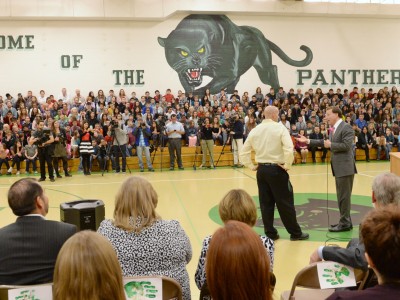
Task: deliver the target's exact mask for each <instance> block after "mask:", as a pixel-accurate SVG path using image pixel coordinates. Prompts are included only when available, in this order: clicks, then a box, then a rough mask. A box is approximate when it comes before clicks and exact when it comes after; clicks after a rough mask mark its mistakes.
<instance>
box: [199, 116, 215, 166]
mask: <svg viewBox="0 0 400 300" xmlns="http://www.w3.org/2000/svg"><path fill="white" fill-rule="evenodd" d="M200 130H201V131H200V132H201V143H200V144H201V151H202V152H203V160H202V162H201V165H200V168H202V167H203V166H205V164H206V160H207V152H208V153H209V155H210V166H211V168H214V139H213V129H212V127H211V124H210V119H209V118H205V119H204V123H203V124H202V126H201V129H200Z"/></svg>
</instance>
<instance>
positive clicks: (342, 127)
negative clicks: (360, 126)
mask: <svg viewBox="0 0 400 300" xmlns="http://www.w3.org/2000/svg"><path fill="white" fill-rule="evenodd" d="M329 138H330V140H331V141H332V144H331V168H332V173H333V176H335V177H343V176H349V175H354V174H356V173H357V169H356V164H355V161H354V155H353V142H354V130H353V128H351V126H350V125H349V124H347V123H345V122H341V123H340V124H339V126H338V128H337V129H336V131H335V133H334V134H333V136H332V133H330V134H329ZM310 146H317V147H323V146H324V141H323V140H310Z"/></svg>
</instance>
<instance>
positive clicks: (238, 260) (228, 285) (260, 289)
mask: <svg viewBox="0 0 400 300" xmlns="http://www.w3.org/2000/svg"><path fill="white" fill-rule="evenodd" d="M206 269H207V282H208V287H209V290H210V293H211V297H212V299H213V300H231V299H240V300H255V299H257V300H269V299H272V295H271V291H270V283H269V259H268V255H267V253H266V252H265V249H264V247H263V246H262V244H261V243H260V238H259V236H258V235H257V234H256V233H255V232H254V231H253V230H252V229H251V227H250V226H249V225H247V224H244V223H242V222H238V221H228V222H227V223H226V224H225V226H224V227H223V228H220V229H218V230H217V231H216V232H215V233H214V235H213V239H212V241H211V243H210V248H209V250H208V253H207V265H206Z"/></svg>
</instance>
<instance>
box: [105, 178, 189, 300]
mask: <svg viewBox="0 0 400 300" xmlns="http://www.w3.org/2000/svg"><path fill="white" fill-rule="evenodd" d="M157 203H158V195H157V193H156V191H155V190H154V188H153V187H152V185H151V184H150V182H148V181H147V180H146V179H144V178H142V177H129V178H128V179H126V180H125V181H124V183H123V184H122V186H121V188H120V190H119V191H118V193H117V195H116V197H115V209H114V220H104V221H103V222H102V223H101V224H100V227H99V229H98V232H99V233H100V234H102V235H104V236H105V237H106V238H107V239H108V240H109V241H110V242H111V244H112V245H113V247H114V249H115V251H116V252H117V256H118V260H119V262H120V264H121V268H122V273H123V276H151V275H164V276H168V277H171V278H173V279H175V280H176V281H178V282H179V283H180V284H181V286H182V292H183V299H185V300H189V299H190V286H189V275H188V273H187V270H186V264H187V263H188V262H189V261H190V260H191V258H192V246H191V245H190V241H189V238H188V236H187V235H186V233H185V231H184V230H183V229H182V227H181V225H180V224H179V222H178V221H175V220H171V221H166V220H161V218H160V216H158V214H157V213H156V210H155V209H156V207H157Z"/></svg>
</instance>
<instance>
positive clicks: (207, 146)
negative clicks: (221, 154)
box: [201, 140, 214, 166]
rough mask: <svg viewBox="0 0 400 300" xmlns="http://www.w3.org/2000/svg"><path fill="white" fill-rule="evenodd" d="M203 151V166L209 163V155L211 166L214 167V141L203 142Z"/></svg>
mask: <svg viewBox="0 0 400 300" xmlns="http://www.w3.org/2000/svg"><path fill="white" fill-rule="evenodd" d="M201 151H202V152H203V160H202V162H201V163H202V164H203V165H205V164H206V161H207V153H208V154H209V155H210V165H212V166H213V165H214V141H213V140H201Z"/></svg>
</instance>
